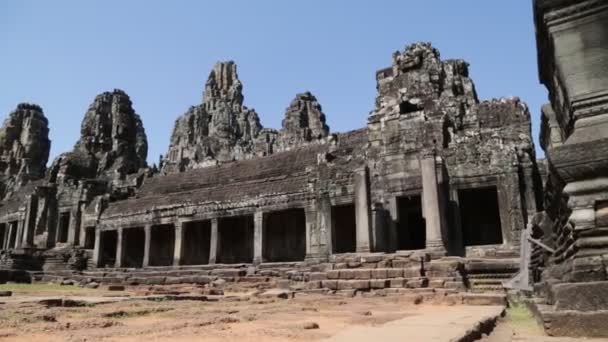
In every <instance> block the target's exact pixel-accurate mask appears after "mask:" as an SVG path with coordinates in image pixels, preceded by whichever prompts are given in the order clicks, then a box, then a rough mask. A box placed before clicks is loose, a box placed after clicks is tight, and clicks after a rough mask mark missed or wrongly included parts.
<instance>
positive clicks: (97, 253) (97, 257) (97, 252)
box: [93, 228, 103, 267]
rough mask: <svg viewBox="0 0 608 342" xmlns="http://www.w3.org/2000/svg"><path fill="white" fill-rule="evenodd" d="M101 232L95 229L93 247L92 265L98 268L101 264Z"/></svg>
mask: <svg viewBox="0 0 608 342" xmlns="http://www.w3.org/2000/svg"><path fill="white" fill-rule="evenodd" d="M102 247H103V246H102V245H101V230H99V229H97V228H95V247H93V265H95V267H100V266H101V265H100V264H99V263H100V262H101V248H102Z"/></svg>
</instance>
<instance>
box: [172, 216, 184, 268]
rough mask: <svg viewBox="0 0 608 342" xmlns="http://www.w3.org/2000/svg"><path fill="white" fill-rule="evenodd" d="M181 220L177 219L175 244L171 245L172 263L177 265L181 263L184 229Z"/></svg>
mask: <svg viewBox="0 0 608 342" xmlns="http://www.w3.org/2000/svg"><path fill="white" fill-rule="evenodd" d="M183 224H184V223H183V222H182V221H177V222H176V223H175V224H174V226H175V244H174V245H173V265H174V266H179V265H181V264H182V257H183V245H184V229H183Z"/></svg>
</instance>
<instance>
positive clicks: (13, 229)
mask: <svg viewBox="0 0 608 342" xmlns="http://www.w3.org/2000/svg"><path fill="white" fill-rule="evenodd" d="M7 226H8V233H7V234H6V248H5V249H9V248H14V247H15V246H14V245H11V240H12V237H13V234H16V224H15V223H14V222H9V223H7Z"/></svg>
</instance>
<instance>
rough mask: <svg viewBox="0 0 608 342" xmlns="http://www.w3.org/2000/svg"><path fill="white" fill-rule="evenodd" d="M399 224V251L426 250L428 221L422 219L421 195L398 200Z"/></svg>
mask: <svg viewBox="0 0 608 342" xmlns="http://www.w3.org/2000/svg"><path fill="white" fill-rule="evenodd" d="M397 210H398V211H399V212H398V217H399V222H397V249H398V250H412V249H424V248H426V220H425V219H424V217H422V201H421V197H420V195H414V196H406V197H400V198H398V199H397Z"/></svg>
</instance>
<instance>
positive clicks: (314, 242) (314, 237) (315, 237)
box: [304, 201, 320, 258]
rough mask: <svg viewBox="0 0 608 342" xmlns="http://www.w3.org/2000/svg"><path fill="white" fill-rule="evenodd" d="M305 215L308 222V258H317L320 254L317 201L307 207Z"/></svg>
mask: <svg viewBox="0 0 608 342" xmlns="http://www.w3.org/2000/svg"><path fill="white" fill-rule="evenodd" d="M304 215H305V220H306V258H311V257H316V256H318V255H319V254H320V253H319V243H320V237H319V229H318V227H317V208H316V201H312V203H310V204H309V205H308V206H306V208H305V209H304Z"/></svg>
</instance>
